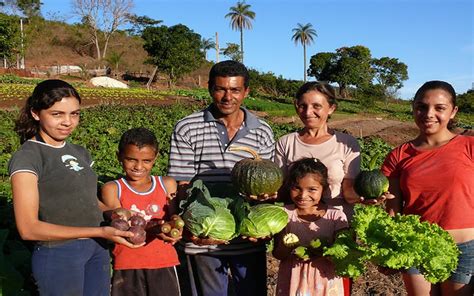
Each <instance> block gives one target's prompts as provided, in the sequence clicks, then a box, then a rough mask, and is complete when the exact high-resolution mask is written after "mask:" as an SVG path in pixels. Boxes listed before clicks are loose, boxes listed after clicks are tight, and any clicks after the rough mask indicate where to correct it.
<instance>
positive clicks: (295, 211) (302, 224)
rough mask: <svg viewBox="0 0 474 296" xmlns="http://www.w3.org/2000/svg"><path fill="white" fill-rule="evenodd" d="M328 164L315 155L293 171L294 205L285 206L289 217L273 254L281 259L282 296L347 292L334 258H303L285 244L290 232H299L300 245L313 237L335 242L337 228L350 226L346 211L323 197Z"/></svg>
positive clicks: (336, 295)
mask: <svg viewBox="0 0 474 296" xmlns="http://www.w3.org/2000/svg"><path fill="white" fill-rule="evenodd" d="M327 179H328V175H327V168H326V166H325V165H324V164H323V163H322V162H321V161H319V160H318V159H315V158H302V159H300V160H298V161H295V162H294V163H293V164H292V165H291V167H290V170H289V173H288V175H287V179H286V182H287V184H288V186H289V188H290V197H291V200H292V201H293V204H291V205H287V206H285V209H286V211H287V213H288V216H289V223H288V225H287V226H286V228H285V229H284V230H283V231H282V232H281V233H279V234H278V235H276V236H275V247H274V250H273V255H274V256H275V258H277V259H279V260H281V261H280V267H279V271H278V281H277V292H276V295H278V296H284V295H285V296H287V295H291V296H300V295H301V296H306V295H308V296H309V295H311V296H318V295H334V296H339V295H344V288H343V282H342V278H340V277H338V276H336V274H335V268H334V265H333V263H332V262H331V261H329V260H328V259H327V258H324V257H322V256H313V257H311V258H310V260H307V261H303V260H302V259H299V258H298V257H297V256H296V255H294V254H292V250H293V249H294V247H288V246H285V244H283V237H284V235H285V234H287V233H293V234H296V235H297V236H298V238H299V243H298V245H301V246H307V245H309V242H310V241H311V240H313V239H316V238H319V239H320V241H321V242H328V243H332V242H333V241H334V238H335V234H336V232H337V231H339V230H341V229H344V228H347V227H348V223H347V219H346V216H345V214H344V212H342V210H339V209H337V208H335V207H332V206H328V205H326V204H325V203H324V202H322V201H321V196H322V195H323V192H324V191H325V190H328V180H327Z"/></svg>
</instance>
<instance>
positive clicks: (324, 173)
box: [287, 157, 329, 189]
mask: <svg viewBox="0 0 474 296" xmlns="http://www.w3.org/2000/svg"><path fill="white" fill-rule="evenodd" d="M308 174H314V175H317V176H319V183H321V185H322V186H323V188H324V189H327V188H328V186H329V184H328V169H327V167H326V166H325V165H324V164H323V163H322V162H321V161H320V160H319V159H317V158H309V157H308V158H302V159H299V160H297V161H295V162H293V163H292V164H291V166H290V169H289V172H288V177H287V184H288V185H289V187H291V186H293V185H295V184H297V183H298V180H300V179H301V178H303V177H304V176H306V175H308Z"/></svg>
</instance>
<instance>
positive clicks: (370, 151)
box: [357, 137, 393, 171]
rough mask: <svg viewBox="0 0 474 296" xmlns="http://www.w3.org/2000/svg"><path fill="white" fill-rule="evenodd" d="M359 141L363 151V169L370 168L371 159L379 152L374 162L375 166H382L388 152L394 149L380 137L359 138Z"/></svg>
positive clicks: (361, 165) (361, 166)
mask: <svg viewBox="0 0 474 296" xmlns="http://www.w3.org/2000/svg"><path fill="white" fill-rule="evenodd" d="M357 141H358V142H359V145H360V151H361V164H360V168H361V170H366V171H368V170H370V161H371V160H372V159H373V157H374V156H375V155H377V154H379V156H378V157H377V160H376V162H375V164H374V165H375V166H374V168H380V167H381V166H382V163H383V161H384V160H385V157H386V156H387V154H388V153H389V152H390V151H391V150H392V149H393V147H391V146H390V145H389V144H387V143H386V142H385V141H384V140H383V139H382V138H380V137H364V138H358V139H357Z"/></svg>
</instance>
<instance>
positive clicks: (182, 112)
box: [0, 81, 473, 295]
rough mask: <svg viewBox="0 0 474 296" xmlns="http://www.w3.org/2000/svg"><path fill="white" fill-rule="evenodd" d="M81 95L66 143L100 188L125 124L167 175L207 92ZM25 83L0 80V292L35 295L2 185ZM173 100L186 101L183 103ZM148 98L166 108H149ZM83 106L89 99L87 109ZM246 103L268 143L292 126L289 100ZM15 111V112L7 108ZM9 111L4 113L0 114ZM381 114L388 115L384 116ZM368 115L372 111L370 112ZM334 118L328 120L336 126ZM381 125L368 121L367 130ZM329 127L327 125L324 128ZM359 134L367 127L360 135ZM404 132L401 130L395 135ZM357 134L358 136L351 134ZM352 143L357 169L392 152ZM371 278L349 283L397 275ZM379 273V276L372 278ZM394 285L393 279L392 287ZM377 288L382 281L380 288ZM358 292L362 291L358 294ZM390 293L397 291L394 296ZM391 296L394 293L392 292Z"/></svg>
mask: <svg viewBox="0 0 474 296" xmlns="http://www.w3.org/2000/svg"><path fill="white" fill-rule="evenodd" d="M77 86H78V90H79V92H80V94H81V96H82V98H83V102H84V103H85V104H84V105H86V106H88V107H87V108H83V110H82V111H81V124H80V126H79V128H78V129H77V130H76V131H75V132H74V134H73V135H72V137H71V141H72V142H74V143H77V144H80V145H83V146H85V147H86V148H87V149H88V150H89V151H90V152H91V154H92V156H93V158H94V160H95V165H94V168H95V170H96V172H97V173H98V175H99V181H100V183H103V182H106V181H108V180H110V179H115V178H117V177H118V176H119V175H120V174H121V171H122V170H121V167H120V165H119V163H118V161H117V160H116V156H115V151H116V149H117V144H118V140H119V138H120V136H121V134H122V133H123V132H124V131H125V130H127V129H129V128H132V127H139V126H144V127H147V128H149V129H151V130H152V131H153V132H154V133H155V134H156V136H157V138H158V140H159V143H160V154H159V158H158V161H157V163H156V166H155V168H154V169H153V174H157V175H164V174H166V166H167V163H168V151H169V138H170V135H171V132H172V128H173V126H174V125H175V123H176V122H177V121H178V120H179V119H181V118H183V117H184V116H186V115H188V114H190V113H192V112H193V111H196V110H198V109H201V108H202V106H204V105H206V104H207V102H208V100H209V97H208V94H207V91H206V90H202V89H200V90H168V91H148V90H145V89H138V88H137V89H133V88H132V89H128V90H110V89H92V88H87V87H84V86H82V85H77ZM32 90H33V85H32V84H25V83H23V82H21V83H18V81H17V82H16V83H8V84H6V83H0V118H1V119H2V120H0V216H1V217H2V219H1V220H0V248H1V250H2V252H0V295H2V293H1V292H2V290H1V289H3V295H35V289H34V284H33V282H32V279H31V277H30V265H29V264H30V263H29V262H30V251H31V247H32V245H31V244H30V243H28V242H23V241H22V240H21V239H19V237H18V234H17V232H16V229H15V224H14V219H13V212H12V204H11V189H10V184H9V180H8V170H7V163H8V160H9V159H10V157H11V155H12V153H13V152H14V151H15V150H16V149H18V147H19V145H20V143H19V140H18V137H17V136H16V134H15V133H14V132H13V126H14V120H15V118H16V117H17V115H18V108H17V107H18V106H22V105H23V104H24V100H25V99H26V98H27V97H28V96H29V95H30V94H31V92H32ZM176 98H185V99H183V100H182V101H179V100H177V99H176ZM150 100H153V101H156V102H161V101H167V102H168V103H167V104H148V105H145V104H144V102H150ZM87 102H94V103H93V104H87ZM245 104H246V106H247V107H248V108H249V109H251V110H254V111H256V112H257V113H258V115H260V116H265V117H266V120H267V122H269V123H270V125H271V126H272V128H273V131H274V133H275V138H279V137H280V136H282V135H284V134H286V133H289V132H292V131H295V130H297V129H298V121H297V120H282V119H287V118H291V117H292V116H294V107H293V105H292V104H291V100H289V101H288V100H287V101H285V100H275V101H271V100H266V99H262V98H253V97H252V98H248V99H247V100H246V102H245ZM12 106H13V107H14V106H16V107H15V108H11V107H12ZM7 108H8V109H10V110H9V111H6V110H5V109H7ZM387 110H392V111H391V113H388V112H387ZM359 111H360V107H359V106H358V104H357V102H354V101H350V100H347V101H341V102H340V104H339V107H338V111H337V114H335V115H336V116H335V118H336V117H337V116H343V117H344V118H352V117H357V116H360V113H359ZM371 112H372V113H371ZM364 114H365V115H366V116H367V114H369V115H368V116H382V117H384V118H402V119H405V120H406V119H408V118H410V110H409V104H399V103H397V104H391V105H387V104H385V103H383V104H380V105H378V107H376V109H374V110H369V111H367V110H366V112H364ZM460 118H461V119H462V120H463V122H465V123H466V124H467V125H468V126H469V125H470V126H472V124H473V122H472V121H473V119H472V118H471V117H469V115H465V114H461V116H460ZM337 122H338V121H335V122H334V123H337ZM380 123H381V121H379V122H377V121H374V123H373V124H374V125H377V124H380ZM329 125H330V126H331V122H330V124H329ZM351 125H353V124H352V123H351V122H348V123H346V125H339V126H338V129H339V130H342V131H344V130H347V129H349V128H350V127H351ZM364 131H366V129H365V130H364ZM402 133H403V132H402ZM353 135H354V136H356V137H357V136H358V134H357V133H355V134H354V133H353ZM367 136H368V135H367V133H366V132H364V137H363V138H362V137H361V138H359V139H358V140H359V143H360V145H361V148H362V168H363V169H367V168H368V164H369V161H370V159H371V158H372V157H373V155H375V154H377V153H380V154H381V157H380V158H379V160H378V162H377V166H380V164H381V162H382V160H383V158H384V156H385V155H386V153H388V151H389V150H390V149H391V148H392V145H390V144H388V143H387V142H386V141H384V140H382V139H381V138H380V137H367ZM275 265H276V262H275V261H274V260H273V261H272V259H271V258H270V261H269V287H270V288H271V287H273V286H274V285H273V284H274V280H275V279H274V277H272V276H274V274H275V268H276V267H275ZM367 274H372V275H371V276H372V277H376V280H375V281H374V280H373V278H372V279H364V278H363V279H362V281H361V282H360V283H355V291H356V292H357V291H364V292H360V293H362V294H357V293H359V292H357V293H356V294H354V295H367V293H368V291H372V292H374V291H377V289H376V288H374V287H376V286H380V285H383V286H384V288H387V289H388V288H389V287H391V288H390V289H391V290H390V291H394V290H397V289H398V291H399V289H400V284H401V283H400V282H399V278H398V279H397V278H395V279H394V278H393V277H386V276H382V275H378V272H376V271H374V269H373V268H372V269H370V268H369V270H368V271H367ZM379 276H380V277H379ZM395 280H397V281H398V282H394V281H395ZM381 283H383V284H381ZM364 293H365V294H364ZM395 294H397V293H395ZM398 295H401V294H400V293H398Z"/></svg>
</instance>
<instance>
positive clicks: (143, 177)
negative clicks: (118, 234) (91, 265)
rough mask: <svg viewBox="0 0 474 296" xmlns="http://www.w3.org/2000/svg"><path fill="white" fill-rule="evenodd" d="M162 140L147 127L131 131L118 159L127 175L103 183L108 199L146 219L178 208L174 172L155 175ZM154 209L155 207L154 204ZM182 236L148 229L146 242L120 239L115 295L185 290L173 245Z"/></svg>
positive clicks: (108, 202)
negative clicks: (136, 245) (129, 244)
mask: <svg viewBox="0 0 474 296" xmlns="http://www.w3.org/2000/svg"><path fill="white" fill-rule="evenodd" d="M157 155H158V143H157V140H156V137H155V135H154V134H153V132H151V131H150V130H148V129H146V128H133V129H130V130H128V131H126V132H125V133H124V134H123V135H122V137H121V139H120V142H119V147H118V152H117V156H118V160H119V161H120V163H121V165H122V167H123V170H124V173H125V177H123V178H120V179H118V180H115V181H111V182H108V183H106V184H105V185H104V186H103V187H102V199H103V202H104V203H105V204H106V205H107V206H108V207H110V208H111V209H116V208H125V209H129V210H132V211H135V212H139V213H141V215H142V216H143V217H144V218H145V220H147V221H149V220H150V219H165V220H169V218H170V216H171V215H172V214H174V212H175V210H177V206H176V205H175V204H174V202H175V201H176V199H175V200H173V199H172V198H171V197H173V196H174V194H175V192H176V189H177V185H176V181H175V180H174V179H173V178H171V177H167V176H165V177H161V176H152V175H151V170H152V168H153V166H154V164H155V161H156V158H157ZM150 209H152V210H150ZM180 238H181V237H178V238H171V237H169V236H167V235H164V234H162V233H160V234H159V235H150V234H147V240H146V244H145V245H144V246H143V247H141V248H136V249H131V248H127V247H122V246H120V245H118V244H116V245H115V248H114V250H113V255H114V256H113V259H114V260H113V265H114V267H113V268H114V272H113V277H112V295H113V296H120V295H124V296H125V295H127V296H130V295H156V294H157V293H160V294H161V293H164V294H166V295H180V290H179V283H178V277H177V274H176V269H175V266H176V265H178V264H179V261H178V256H177V253H176V251H175V249H174V247H173V244H174V243H176V242H177V241H178V240H179V239H180Z"/></svg>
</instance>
